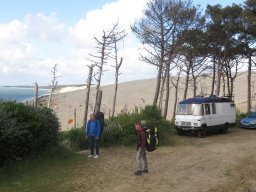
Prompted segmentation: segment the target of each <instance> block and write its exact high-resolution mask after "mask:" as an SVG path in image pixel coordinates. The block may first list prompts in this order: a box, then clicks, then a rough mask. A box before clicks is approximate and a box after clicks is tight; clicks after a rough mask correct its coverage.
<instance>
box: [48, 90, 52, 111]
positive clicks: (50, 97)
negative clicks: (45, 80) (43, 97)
mask: <svg viewBox="0 0 256 192" xmlns="http://www.w3.org/2000/svg"><path fill="white" fill-rule="evenodd" d="M52 94H53V88H51V91H50V95H49V98H48V104H47V108H50V107H51V101H52Z"/></svg>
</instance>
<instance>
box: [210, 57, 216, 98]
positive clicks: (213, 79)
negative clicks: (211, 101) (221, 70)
mask: <svg viewBox="0 0 256 192" xmlns="http://www.w3.org/2000/svg"><path fill="white" fill-rule="evenodd" d="M215 75H216V59H215V56H213V72H212V90H211V95H213V93H214V84H215V78H216V77H215Z"/></svg>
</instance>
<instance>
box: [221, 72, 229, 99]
mask: <svg viewBox="0 0 256 192" xmlns="http://www.w3.org/2000/svg"><path fill="white" fill-rule="evenodd" d="M227 79H228V78H227ZM222 81H223V86H222V92H223V93H222V95H223V96H225V95H226V81H225V76H224V75H222ZM227 84H228V81H227Z"/></svg>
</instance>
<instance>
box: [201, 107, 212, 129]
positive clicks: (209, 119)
mask: <svg viewBox="0 0 256 192" xmlns="http://www.w3.org/2000/svg"><path fill="white" fill-rule="evenodd" d="M203 109H204V121H205V124H206V125H207V127H208V130H209V128H210V127H211V126H212V115H211V104H210V103H205V104H203Z"/></svg>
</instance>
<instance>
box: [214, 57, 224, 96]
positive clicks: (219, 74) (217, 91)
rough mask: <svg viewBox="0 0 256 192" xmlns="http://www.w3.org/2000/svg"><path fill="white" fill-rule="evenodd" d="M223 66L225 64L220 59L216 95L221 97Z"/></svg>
mask: <svg viewBox="0 0 256 192" xmlns="http://www.w3.org/2000/svg"><path fill="white" fill-rule="evenodd" d="M222 66H223V64H222V63H221V61H220V59H219V60H218V65H217V82H216V84H217V85H216V92H215V93H216V95H217V96H219V95H220V84H221V76H222Z"/></svg>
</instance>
